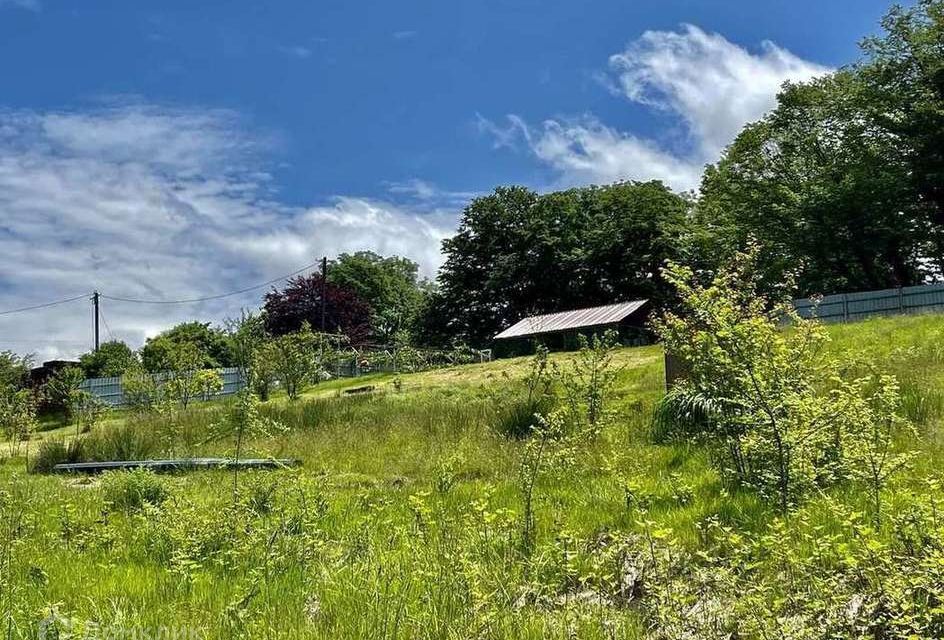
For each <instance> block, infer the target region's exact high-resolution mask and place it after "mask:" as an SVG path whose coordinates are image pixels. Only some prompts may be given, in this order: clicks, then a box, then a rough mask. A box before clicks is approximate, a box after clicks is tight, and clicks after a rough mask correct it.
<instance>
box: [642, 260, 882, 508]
mask: <svg viewBox="0 0 944 640" xmlns="http://www.w3.org/2000/svg"><path fill="white" fill-rule="evenodd" d="M760 255H761V254H760V250H759V249H758V247H756V246H752V247H751V250H750V251H749V252H748V253H739V254H737V255H736V256H735V260H734V262H733V263H732V265H730V266H729V267H728V268H725V269H722V270H721V271H720V272H719V273H717V274H716V275H715V276H714V278H713V279H712V280H711V282H710V283H709V284H707V285H703V284H700V283H699V282H698V279H697V278H696V277H695V274H694V273H693V271H692V270H691V269H690V268H688V267H680V266H672V267H670V268H669V269H668V270H667V272H666V273H667V277H668V278H669V279H670V281H671V282H672V283H673V284H674V285H675V286H676V287H677V289H678V291H679V297H680V304H679V306H678V309H677V310H676V311H669V312H666V313H665V314H664V315H663V317H662V318H661V319H659V320H658V321H657V322H656V329H657V331H658V333H659V334H660V336H661V337H662V339H663V340H664V342H665V349H666V351H667V352H668V353H671V354H673V355H674V356H675V357H678V358H680V359H682V360H683V361H684V362H685V363H686V365H687V368H688V370H689V375H688V378H687V380H686V381H685V382H684V383H682V384H681V385H680V386H679V387H677V388H676V389H675V390H674V391H673V393H672V394H670V395H669V396H667V398H666V400H665V401H664V404H665V403H672V404H675V405H676V406H680V407H682V408H683V409H684V411H670V412H665V407H663V408H662V409H661V410H660V412H659V414H661V415H666V413H668V414H669V415H672V416H675V417H676V418H677V419H679V420H680V421H684V420H686V419H687V416H691V415H692V413H693V412H691V411H690V409H691V407H693V406H701V407H703V408H704V409H705V410H704V411H701V412H699V413H701V414H702V415H704V414H706V413H707V414H710V417H711V419H709V420H704V419H701V418H700V417H699V419H698V424H699V426H700V427H701V428H702V429H704V432H703V435H704V436H705V437H707V438H708V440H709V442H711V443H713V444H716V445H718V450H719V452H723V453H724V454H726V455H724V456H721V455H719V456H717V458H718V460H719V461H720V462H721V465H722V470H724V471H728V470H730V471H732V472H733V473H734V475H735V477H736V478H737V480H739V481H741V482H743V483H746V484H748V485H751V486H754V487H755V488H757V489H758V490H759V492H760V493H761V494H762V495H764V496H765V497H768V498H769V499H771V501H773V502H774V503H775V504H776V505H777V507H778V508H779V509H780V510H781V511H782V512H786V511H787V510H788V509H789V508H790V507H791V506H792V505H794V504H795V503H796V502H797V501H798V500H799V499H800V498H801V497H802V496H803V495H804V494H805V493H807V492H808V491H809V490H810V489H812V488H814V487H816V486H822V485H825V484H828V483H831V482H833V481H835V480H838V479H841V478H844V477H847V476H848V475H849V472H850V470H855V469H856V468H859V467H862V466H865V463H862V464H857V462H856V459H855V458H851V457H849V455H848V450H849V449H854V450H857V451H860V452H862V455H861V458H862V460H868V461H870V463H874V464H875V465H877V466H878V467H879V468H880V469H881V472H880V473H879V480H881V481H884V480H886V479H887V475H886V474H885V472H887V471H888V470H889V469H890V468H891V465H887V466H886V464H885V461H886V460H887V459H886V458H883V457H882V456H884V455H885V452H886V451H883V449H882V445H883V444H884V445H887V444H888V443H889V442H890V438H891V437H892V434H893V433H894V432H895V429H896V427H897V426H898V425H899V424H900V419H899V418H898V417H897V416H896V414H895V411H896V410H897V385H896V383H895V381H894V379H893V378H891V377H884V378H882V379H881V381H880V383H879V384H870V383H869V382H870V381H869V380H866V379H863V380H852V381H849V382H844V381H843V375H842V374H843V366H842V362H841V361H840V359H839V358H838V357H837V356H835V355H833V354H829V353H828V352H826V351H825V350H824V349H823V348H822V347H823V345H824V344H825V343H826V342H827V341H828V339H829V336H828V334H827V333H826V331H825V329H824V328H823V327H822V325H820V324H819V323H818V322H815V321H807V320H803V319H801V318H799V317H798V316H797V315H796V313H795V311H794V310H793V307H792V305H790V304H789V302H788V301H786V300H777V299H773V298H768V297H766V296H764V295H763V294H762V293H761V292H760V291H759V288H758V284H759V280H760V277H759V275H758V263H759V259H760ZM784 319H789V320H790V322H791V324H792V327H791V328H790V330H789V331H784V330H782V322H783V320H784ZM686 412H688V413H687V415H686ZM873 425H885V426H883V427H879V428H878V431H877V432H876V431H875V429H874V428H873ZM682 426H686V425H682ZM681 433H683V434H684V435H685V436H687V437H690V436H692V435H695V434H693V432H692V430H691V429H683V430H681ZM863 438H864V439H865V440H863ZM857 442H860V443H862V444H861V446H855V447H853V446H852V445H853V443H857ZM869 443H877V444H869ZM873 479H874V476H873Z"/></svg>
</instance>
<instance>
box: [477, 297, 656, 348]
mask: <svg viewBox="0 0 944 640" xmlns="http://www.w3.org/2000/svg"><path fill="white" fill-rule="evenodd" d="M648 307H649V301H648V300H633V301H630V302H620V303H617V304H608V305H605V306H602V307H589V308H586V309H574V310H573V311H561V312H558V313H547V314H543V315H537V316H529V317H527V318H523V319H522V320H520V321H518V322H517V323H515V324H514V325H512V326H510V327H508V328H507V329H505V330H504V331H502V332H501V333H499V334H497V335H496V336H495V337H494V340H496V341H501V342H500V343H499V344H508V343H510V342H511V341H513V340H516V339H517V340H518V341H521V340H525V339H533V340H538V341H546V342H550V343H551V344H549V345H548V346H549V347H551V348H564V349H566V348H572V347H573V346H575V344H574V343H575V342H576V341H575V340H568V339H567V338H568V337H570V336H573V337H575V336H576V335H577V334H580V333H584V334H586V333H593V332H594V331H602V330H605V329H617V330H619V331H620V333H621V337H623V338H624V341H626V342H631V343H635V344H639V343H640V342H641V341H642V340H643V337H642V336H643V331H644V325H645V320H646V315H647V311H648ZM626 328H632V329H635V331H633V332H630V334H631V335H630V334H626V332H624V331H623V330H624V329H626ZM627 337H631V340H625V338H627ZM512 351H521V350H520V349H512Z"/></svg>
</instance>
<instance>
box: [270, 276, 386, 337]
mask: <svg viewBox="0 0 944 640" xmlns="http://www.w3.org/2000/svg"><path fill="white" fill-rule="evenodd" d="M263 309H264V311H265V314H264V315H265V325H266V330H267V331H268V332H269V333H270V334H271V335H273V336H281V335H285V334H287V333H294V332H296V331H299V330H301V328H302V326H303V325H304V324H305V323H308V325H309V326H310V327H311V328H312V329H314V330H316V331H321V332H325V333H342V334H344V335H345V336H347V338H348V340H350V342H351V343H352V344H363V343H364V342H366V341H367V340H368V339H369V338H370V334H371V328H370V307H369V306H368V305H367V303H366V302H364V301H363V300H361V299H360V298H359V297H358V296H357V294H355V293H354V292H353V291H351V290H350V289H348V288H347V287H344V286H341V285H338V284H333V283H331V282H326V281H325V279H324V278H323V277H322V275H321V274H320V273H313V274H311V275H307V276H298V277H296V278H292V279H291V280H289V281H288V284H287V285H286V286H285V288H284V289H282V290H278V289H273V290H272V291H270V292H269V293H267V294H266V296H265V304H264V305H263ZM322 319H323V320H324V321H323V322H322Z"/></svg>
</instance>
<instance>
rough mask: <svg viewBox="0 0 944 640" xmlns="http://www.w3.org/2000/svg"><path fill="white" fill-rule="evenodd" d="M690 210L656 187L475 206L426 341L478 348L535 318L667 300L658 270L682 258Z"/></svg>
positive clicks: (450, 249) (447, 247)
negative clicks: (621, 302) (525, 318)
mask: <svg viewBox="0 0 944 640" xmlns="http://www.w3.org/2000/svg"><path fill="white" fill-rule="evenodd" d="M689 206H690V204H689V202H688V200H687V199H686V198H684V197H682V196H680V195H677V194H675V193H673V192H672V191H671V190H670V189H668V188H667V187H666V186H664V185H663V184H662V183H661V182H655V181H654V182H624V183H618V184H613V185H609V186H603V187H597V186H591V187H583V188H577V189H569V190H567V191H560V192H553V193H548V194H538V193H536V192H534V191H531V190H530V189H527V188H525V187H500V188H498V189H495V191H494V192H493V193H491V194H489V195H487V196H483V197H480V198H476V199H474V200H473V201H472V202H471V203H470V204H469V205H468V206H467V207H466V208H465V211H464V212H463V214H462V218H461V221H460V225H459V230H458V232H457V233H456V235H455V236H453V237H452V238H449V239H447V240H445V241H444V242H443V251H444V253H445V254H446V261H445V264H444V265H443V267H442V269H441V271H440V273H439V285H440V290H439V292H438V293H437V294H435V295H434V296H433V297H432V298H431V300H430V302H429V305H428V307H427V314H428V315H427V316H426V318H425V326H424V329H425V335H426V336H427V337H428V338H430V339H433V340H436V339H438V340H439V341H442V340H443V339H444V338H446V337H453V338H458V339H460V340H464V341H468V342H469V343H470V344H481V343H484V342H486V341H487V340H489V339H490V338H491V336H492V335H494V334H495V333H497V332H498V331H499V330H501V329H502V328H503V327H505V326H507V325H508V324H511V323H513V322H515V321H517V320H519V319H520V318H521V317H523V316H526V315H530V314H533V313H542V312H552V311H559V310H564V309H572V308H578V307H586V306H592V305H599V304H608V303H611V302H614V301H619V300H626V299H638V298H650V299H656V300H661V299H662V298H663V297H664V295H665V291H666V289H665V283H664V282H663V281H662V277H661V275H660V268H661V266H662V264H663V263H664V262H665V260H666V259H670V258H673V259H674V258H677V257H678V255H677V253H678V248H679V246H680V245H679V243H678V242H677V238H678V237H679V236H680V234H682V232H683V230H684V228H685V226H686V219H687V212H688V210H689Z"/></svg>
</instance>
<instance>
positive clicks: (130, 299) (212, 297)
mask: <svg viewBox="0 0 944 640" xmlns="http://www.w3.org/2000/svg"><path fill="white" fill-rule="evenodd" d="M317 265H318V262H312V263H311V264H309V265H305V266H304V267H302V268H301V269H298V270H297V271H293V272H292V273H289V274H286V275H284V276H279V277H278V278H273V279H272V280H267V281H266V282H262V283H260V284H254V285H252V286H251V287H246V288H245V289H238V290H236V291H230V292H228V293H220V294H218V295H215V296H206V297H203V298H190V299H188V300H140V299H137V298H119V297H118V296H109V295H106V294H104V293H103V294H101V297H102V298H107V299H108V300H114V301H116V302H133V303H135V304H190V303H194V302H207V301H209V300H219V299H221V298H228V297H230V296H236V295H239V294H241V293H248V292H250V291H254V290H255V289H261V288H262V287H267V286H269V285H270V284H275V283H276V282H280V281H282V280H286V279H288V278H291V277H292V276H297V275H298V274H300V273H303V272H305V271H308V270H309V269H311V268H312V267H315V266H317Z"/></svg>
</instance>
